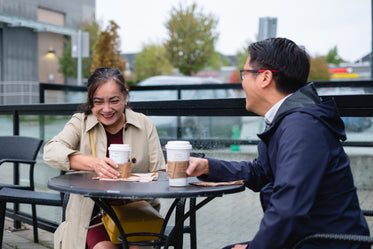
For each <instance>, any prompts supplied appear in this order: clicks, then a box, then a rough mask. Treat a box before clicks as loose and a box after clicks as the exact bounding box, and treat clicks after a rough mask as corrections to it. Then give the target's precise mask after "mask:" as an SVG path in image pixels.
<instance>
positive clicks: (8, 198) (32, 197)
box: [0, 188, 62, 206]
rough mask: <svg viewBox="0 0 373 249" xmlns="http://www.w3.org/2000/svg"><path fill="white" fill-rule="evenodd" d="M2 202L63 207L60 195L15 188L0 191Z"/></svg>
mask: <svg viewBox="0 0 373 249" xmlns="http://www.w3.org/2000/svg"><path fill="white" fill-rule="evenodd" d="M0 201H5V202H14V203H26V204H39V205H48V206H62V201H61V195H60V194H57V193H56V194H55V193H45V192H38V191H33V190H24V189H14V188H2V189H0Z"/></svg>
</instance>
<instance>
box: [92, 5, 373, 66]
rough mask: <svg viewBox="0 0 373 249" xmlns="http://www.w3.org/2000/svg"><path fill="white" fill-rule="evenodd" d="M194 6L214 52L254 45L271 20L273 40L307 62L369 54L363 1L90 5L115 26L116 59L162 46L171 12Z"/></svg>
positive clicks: (367, 13) (367, 19)
mask: <svg viewBox="0 0 373 249" xmlns="http://www.w3.org/2000/svg"><path fill="white" fill-rule="evenodd" d="M194 2H195V3H196V4H197V6H198V8H199V10H201V11H202V12H203V13H205V14H206V15H207V14H212V15H214V17H215V18H216V19H218V25H217V28H216V30H217V32H218V33H219V38H218V41H217V43H216V50H217V51H218V52H220V53H222V54H224V55H235V54H236V53H237V51H242V50H243V48H246V47H247V46H248V45H249V43H250V42H254V41H256V37H257V34H258V30H259V18H260V17H276V18H277V37H286V38H288V39H291V40H293V41H294V42H295V43H297V44H298V45H302V46H304V47H305V48H306V50H307V52H308V53H309V54H310V55H311V56H318V55H326V54H327V53H328V51H329V50H330V49H332V48H334V47H335V46H337V49H338V54H339V55H340V57H342V58H343V59H344V60H346V61H350V62H353V61H355V60H357V59H359V58H361V57H362V56H364V55H366V54H368V53H369V52H370V51H371V48H372V28H371V26H372V25H371V24H372V19H371V10H372V8H371V1H369V0H355V1H351V0H307V1H306V0H255V1H254V0H225V1H222V0H198V1H192V0H96V19H97V20H98V21H99V23H100V24H101V25H102V26H101V27H106V26H107V24H108V21H109V20H114V21H115V22H116V23H117V24H118V25H119V26H120V29H119V36H120V39H121V52H122V53H138V52H140V51H141V50H142V48H143V47H144V46H145V45H148V44H162V43H163V42H164V41H165V40H166V39H167V37H168V34H167V29H166V27H165V24H166V22H167V21H168V19H169V18H170V12H171V10H172V8H173V7H175V8H179V7H180V4H182V6H184V8H185V6H190V5H191V4H193V3H194Z"/></svg>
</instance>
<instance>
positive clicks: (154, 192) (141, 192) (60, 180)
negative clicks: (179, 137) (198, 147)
mask: <svg viewBox="0 0 373 249" xmlns="http://www.w3.org/2000/svg"><path fill="white" fill-rule="evenodd" d="M92 176H93V174H92V173H72V174H65V175H61V176H56V177H53V178H51V179H50V180H49V181H48V187H49V188H50V189H53V190H57V191H59V192H65V193H73V194H80V195H83V196H86V197H93V198H114V199H127V198H128V199H148V198H149V199H151V198H183V197H202V196H205V197H215V196H221V195H223V194H229V193H236V192H241V191H244V190H245V187H244V185H228V186H215V187H202V186H195V185H188V186H185V187H170V186H169V182H168V179H167V175H166V173H165V172H160V173H159V177H158V180H157V181H152V182H123V181H100V180H94V179H92ZM196 181H199V180H198V179H197V178H195V177H190V178H188V182H189V183H190V182H196Z"/></svg>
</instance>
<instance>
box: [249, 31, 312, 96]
mask: <svg viewBox="0 0 373 249" xmlns="http://www.w3.org/2000/svg"><path fill="white" fill-rule="evenodd" d="M248 52H249V55H250V65H251V66H252V67H253V69H271V70H278V71H279V72H275V73H273V79H274V81H275V82H276V86H277V89H278V90H279V91H280V92H282V93H284V94H289V93H293V92H295V91H297V90H298V89H299V88H301V87H303V86H305V85H306V84H307V79H308V74H309V71H310V58H309V56H308V54H307V52H306V51H305V49H304V48H301V47H299V46H298V45H297V44H295V43H294V42H293V41H291V40H289V39H286V38H269V39H266V40H263V41H259V42H255V43H252V44H251V45H250V46H249V48H248Z"/></svg>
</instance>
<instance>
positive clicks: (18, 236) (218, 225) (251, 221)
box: [3, 189, 373, 249]
mask: <svg viewBox="0 0 373 249" xmlns="http://www.w3.org/2000/svg"><path fill="white" fill-rule="evenodd" d="M358 195H359V200H360V203H361V207H362V208H363V209H373V191H367V190H361V191H358ZM171 202H172V201H171V200H165V199H161V204H162V207H163V208H162V209H161V214H162V215H165V213H166V211H167V208H168V206H169V205H170V204H171ZM262 215H263V212H262V210H261V207H260V202H259V195H258V193H253V192H252V191H250V190H248V189H247V190H246V191H244V192H242V193H238V194H231V195H225V196H223V197H221V198H216V199H214V200H213V201H211V202H210V203H208V204H207V205H206V206H204V207H202V208H201V209H200V210H199V211H198V212H197V247H198V248H208V249H219V248H222V247H223V246H226V245H228V244H232V243H235V242H242V241H247V240H250V239H251V238H253V237H254V235H255V233H256V231H257V230H258V227H259V223H260V220H261V218H262ZM367 221H368V223H369V227H370V231H371V232H372V233H373V217H368V218H367ZM12 224H13V221H12V220H11V219H9V218H7V219H6V221H5V228H7V227H10V226H12ZM171 224H172V221H171ZM26 227H27V228H28V229H27V230H25V231H17V232H7V231H4V239H3V248H4V249H14V248H17V249H47V248H49V249H51V248H53V234H52V233H49V232H46V231H43V230H40V229H39V241H40V242H39V243H38V244H36V243H33V232H32V227H31V226H29V225H26ZM183 248H190V247H189V235H185V236H184V246H183Z"/></svg>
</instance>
